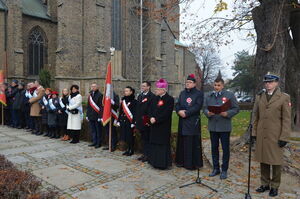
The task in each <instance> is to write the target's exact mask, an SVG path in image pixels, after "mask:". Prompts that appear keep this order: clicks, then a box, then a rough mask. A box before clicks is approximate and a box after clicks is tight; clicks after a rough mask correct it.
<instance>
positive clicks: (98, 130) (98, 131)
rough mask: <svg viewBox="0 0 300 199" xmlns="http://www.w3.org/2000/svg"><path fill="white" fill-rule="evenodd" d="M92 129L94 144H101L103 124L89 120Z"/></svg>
mask: <svg viewBox="0 0 300 199" xmlns="http://www.w3.org/2000/svg"><path fill="white" fill-rule="evenodd" d="M89 125H90V130H91V134H92V138H93V144H94V145H97V146H101V141H102V124H101V123H100V122H98V121H93V120H90V121H89Z"/></svg>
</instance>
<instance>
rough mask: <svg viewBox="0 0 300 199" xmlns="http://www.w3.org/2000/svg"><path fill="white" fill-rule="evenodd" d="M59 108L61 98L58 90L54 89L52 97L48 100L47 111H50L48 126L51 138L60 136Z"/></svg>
mask: <svg viewBox="0 0 300 199" xmlns="http://www.w3.org/2000/svg"><path fill="white" fill-rule="evenodd" d="M58 108H59V98H58V92H56V91H52V92H51V98H50V99H49V100H48V106H47V112H48V127H49V131H50V134H51V136H50V137H51V138H55V139H58V138H60V135H59V131H58V129H57V120H58V115H57V112H58Z"/></svg>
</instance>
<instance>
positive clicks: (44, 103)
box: [37, 88, 52, 137]
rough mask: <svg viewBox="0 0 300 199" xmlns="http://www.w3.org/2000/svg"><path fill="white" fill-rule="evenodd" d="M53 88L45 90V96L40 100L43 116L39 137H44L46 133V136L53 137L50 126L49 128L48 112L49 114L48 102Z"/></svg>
mask: <svg viewBox="0 0 300 199" xmlns="http://www.w3.org/2000/svg"><path fill="white" fill-rule="evenodd" d="M51 92H52V90H51V88H46V89H45V95H44V97H43V98H42V99H41V100H40V102H39V104H40V105H41V107H42V108H41V115H42V130H41V132H40V133H39V134H37V135H42V134H43V133H44V132H46V134H45V136H48V137H51V134H50V132H49V126H48V112H47V106H48V101H49V99H50V98H51Z"/></svg>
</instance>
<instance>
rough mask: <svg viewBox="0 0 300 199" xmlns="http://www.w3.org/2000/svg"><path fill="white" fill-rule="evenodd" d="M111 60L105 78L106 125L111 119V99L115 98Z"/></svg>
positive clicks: (104, 123) (103, 120)
mask: <svg viewBox="0 0 300 199" xmlns="http://www.w3.org/2000/svg"><path fill="white" fill-rule="evenodd" d="M111 79H112V78H111V62H109V63H108V65H107V72H106V80H105V92H104V94H105V98H104V100H103V105H104V110H103V117H102V123H103V126H105V125H106V124H107V123H108V122H109V121H110V119H111V100H112V99H113V88H112V81H111Z"/></svg>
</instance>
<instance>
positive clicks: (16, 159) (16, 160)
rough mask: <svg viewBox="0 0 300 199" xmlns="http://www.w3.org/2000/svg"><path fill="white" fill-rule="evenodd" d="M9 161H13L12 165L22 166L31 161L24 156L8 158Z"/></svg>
mask: <svg viewBox="0 0 300 199" xmlns="http://www.w3.org/2000/svg"><path fill="white" fill-rule="evenodd" d="M7 159H8V160H9V161H11V162H12V163H16V164H21V163H24V162H29V161H30V160H29V159H27V158H25V157H23V156H18V155H17V156H12V157H7Z"/></svg>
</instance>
